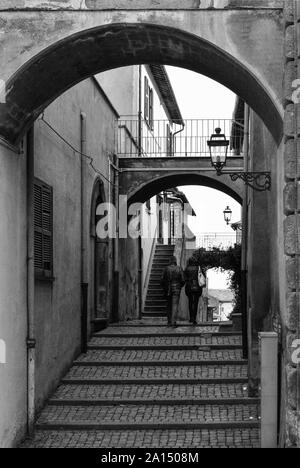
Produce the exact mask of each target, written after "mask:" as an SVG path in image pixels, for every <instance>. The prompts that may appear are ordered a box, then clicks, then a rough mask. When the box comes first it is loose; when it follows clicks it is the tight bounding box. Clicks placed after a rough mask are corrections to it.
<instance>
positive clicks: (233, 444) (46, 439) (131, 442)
mask: <svg viewBox="0 0 300 468" xmlns="http://www.w3.org/2000/svg"><path fill="white" fill-rule="evenodd" d="M259 439H260V434H259V430H258V429H257V428H245V427H243V428H232V429H227V430H226V431H224V430H223V429H220V430H218V429H200V430H197V431H194V430H174V429H171V430H168V429H165V430H150V429H148V430H147V429H146V430H134V429H133V430H132V429H131V430H127V429H124V428H122V430H109V431H103V430H102V431H99V430H96V431H84V430H83V431H80V432H78V431H75V432H74V431H70V430H60V431H51V430H47V431H41V430H38V431H36V432H35V434H34V437H33V438H32V439H28V440H27V441H25V443H24V444H23V445H22V447H24V448H26V447H29V448H61V447H68V448H72V447H73V448H95V449H99V448H105V449H106V448H108V447H117V448H128V447H130V448H157V447H160V448H161V447H163V448H170V449H174V448H187V449H193V448H194V449H196V450H198V449H201V448H208V447H209V448H259V447H260V444H259ZM197 457H198V455H197ZM200 461H201V456H200V455H199V457H198V459H196V462H197V463H198V462H199V463H200Z"/></svg>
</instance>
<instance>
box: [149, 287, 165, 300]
mask: <svg viewBox="0 0 300 468" xmlns="http://www.w3.org/2000/svg"><path fill="white" fill-rule="evenodd" d="M164 297H165V296H164V294H163V289H150V290H148V292H147V296H146V300H151V299H161V298H164ZM164 300H166V299H164Z"/></svg>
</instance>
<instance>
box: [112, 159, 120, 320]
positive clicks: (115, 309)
mask: <svg viewBox="0 0 300 468" xmlns="http://www.w3.org/2000/svg"><path fill="white" fill-rule="evenodd" d="M114 166H115V177H114V184H115V187H114V202H115V213H116V217H115V218H116V219H115V223H116V230H115V243H114V288H113V317H112V318H113V322H118V321H119V283H120V271H119V237H120V235H119V231H120V225H119V215H120V214H119V211H120V207H119V158H118V156H117V155H115V160H114Z"/></svg>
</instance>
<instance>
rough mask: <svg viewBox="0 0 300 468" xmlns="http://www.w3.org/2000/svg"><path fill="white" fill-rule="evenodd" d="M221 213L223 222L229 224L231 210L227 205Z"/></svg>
mask: <svg viewBox="0 0 300 468" xmlns="http://www.w3.org/2000/svg"><path fill="white" fill-rule="evenodd" d="M223 213H224V219H225V223H226V224H227V226H229V224H230V222H231V218H232V210H231V209H230V208H229V206H227V208H225V210H224V211H223Z"/></svg>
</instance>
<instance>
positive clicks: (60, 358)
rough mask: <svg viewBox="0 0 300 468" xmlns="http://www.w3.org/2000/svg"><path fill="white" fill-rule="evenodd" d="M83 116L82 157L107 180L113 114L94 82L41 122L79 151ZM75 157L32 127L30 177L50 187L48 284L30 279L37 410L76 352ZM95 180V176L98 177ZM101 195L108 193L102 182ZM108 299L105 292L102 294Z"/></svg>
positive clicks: (90, 175) (89, 185)
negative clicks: (50, 268) (51, 234)
mask: <svg viewBox="0 0 300 468" xmlns="http://www.w3.org/2000/svg"><path fill="white" fill-rule="evenodd" d="M81 111H82V112H84V113H86V116H87V153H88V154H89V155H93V157H94V166H95V167H96V168H97V169H99V170H100V171H101V172H102V173H103V174H104V175H106V176H108V156H109V155H110V154H113V150H114V125H115V114H114V113H113V111H112V110H111V109H110V107H109V105H108V104H107V103H106V101H105V100H104V98H103V96H102V94H101V92H100V91H99V89H98V87H97V85H96V83H95V82H94V81H93V80H92V79H89V80H87V81H85V82H83V83H81V84H79V85H77V86H76V87H74V88H72V89H71V90H70V91H68V92H66V93H65V94H63V95H62V96H60V97H59V98H58V99H57V100H56V101H55V102H54V103H53V104H52V105H51V106H50V107H48V108H47V109H46V111H45V114H44V118H45V120H46V121H47V122H49V123H50V124H51V125H52V126H53V127H54V128H55V129H56V130H58V131H59V133H60V134H61V135H62V136H63V137H64V138H65V139H66V140H67V141H69V142H70V143H71V144H72V145H73V147H75V148H77V149H80V112H81ZM85 162H86V168H87V171H86V174H87V178H86V182H85V184H86V192H87V200H88V204H87V207H86V216H85V219H84V223H85V225H86V226H87V229H88V232H89V228H90V222H91V220H90V214H91V210H90V205H91V199H92V189H93V186H94V180H95V178H96V176H97V174H96V173H95V172H94V171H93V169H92V168H91V167H90V166H89V165H88V163H87V161H85ZM80 167H81V163H80V156H79V155H78V154H76V153H75V152H74V151H73V150H72V149H71V148H69V147H68V146H67V145H66V144H65V143H64V142H63V141H62V140H60V139H59V138H58V136H57V135H55V134H54V133H53V132H52V130H51V129H49V128H48V127H47V126H46V125H45V123H44V122H42V121H41V120H38V121H37V122H36V124H35V176H36V177H38V178H39V179H41V180H43V181H44V182H46V183H47V184H48V185H50V186H52V187H53V197H54V209H53V211H54V219H53V226H54V239H53V245H54V278H55V279H54V281H53V282H45V281H38V280H37V281H36V284H35V327H36V338H37V353H36V354H37V367H36V400H37V407H40V406H41V405H42V403H43V401H44V399H45V398H46V397H47V395H48V394H49V392H50V391H51V390H52V389H53V388H54V387H55V386H56V384H57V382H58V380H59V378H60V377H61V375H62V373H63V372H64V371H65V369H66V368H67V367H68V366H69V365H70V364H71V362H72V359H73V358H74V355H75V354H76V353H78V351H79V348H80V319H81V286H80V284H81V276H80V275H81V253H80V252H81V211H80V206H81V189H80V187H81V182H80ZM100 177H101V176H100ZM103 182H104V184H105V191H106V193H107V191H108V184H107V182H106V181H105V180H103ZM93 254H94V252H93V251H90V252H87V262H88V271H89V277H88V283H89V298H90V301H89V314H90V318H93V314H94V277H93V273H94V270H93V267H92V265H93V263H94V258H93ZM107 295H108V297H109V291H107Z"/></svg>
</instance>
